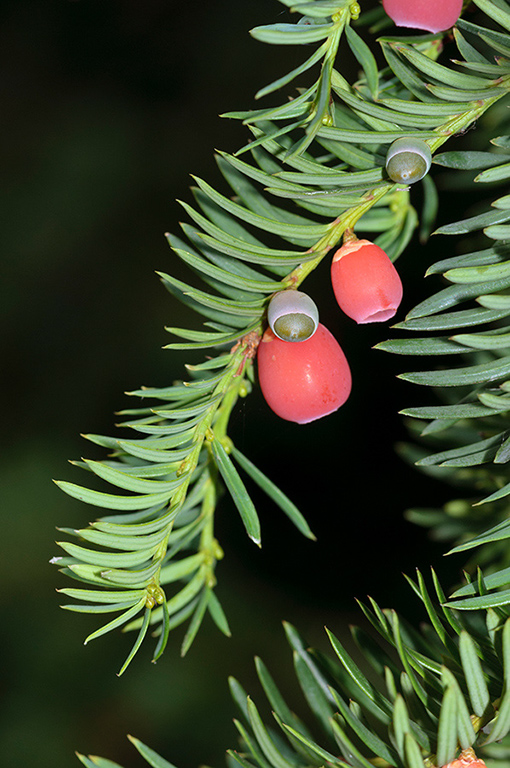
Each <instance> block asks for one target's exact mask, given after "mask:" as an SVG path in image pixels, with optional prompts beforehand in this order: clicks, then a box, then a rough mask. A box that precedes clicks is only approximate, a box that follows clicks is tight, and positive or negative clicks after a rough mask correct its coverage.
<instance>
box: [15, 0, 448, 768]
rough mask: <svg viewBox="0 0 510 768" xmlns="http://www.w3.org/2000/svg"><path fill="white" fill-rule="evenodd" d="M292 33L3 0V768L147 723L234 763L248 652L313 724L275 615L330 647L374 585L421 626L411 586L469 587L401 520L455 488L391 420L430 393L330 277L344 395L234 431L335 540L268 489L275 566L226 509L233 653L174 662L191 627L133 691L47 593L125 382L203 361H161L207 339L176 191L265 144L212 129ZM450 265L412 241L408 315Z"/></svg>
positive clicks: (322, 277)
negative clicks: (338, 293)
mask: <svg viewBox="0 0 510 768" xmlns="http://www.w3.org/2000/svg"><path fill="white" fill-rule="evenodd" d="M366 6H367V3H365V7H366ZM285 18H286V12H285V10H284V9H282V6H280V5H279V4H278V3H277V2H276V0H242V2H236V1H235V0H214V1H213V2H194V3H193V2H190V3H181V2H173V1H172V0H144V2H140V1H139V0H117V1H115V0H107V1H106V2H105V0H96V1H94V0H79V1H78V2H71V1H70V0H60V1H55V2H43V3H41V2H29V1H28V0H13V1H12V2H6V1H5V0H4V2H3V3H2V4H1V6H0V104H1V118H0V121H1V123H0V132H1V133H0V137H1V142H0V152H1V155H2V157H1V161H0V195H1V202H0V211H1V221H2V224H1V227H0V241H1V245H2V247H1V253H2V258H1V262H2V267H1V271H2V280H1V301H0V311H1V313H2V325H1V328H2V333H1V337H0V343H1V357H0V360H1V370H2V376H1V386H2V404H3V408H2V411H3V413H2V425H3V429H2V432H3V438H2V442H1V444H0V451H1V455H0V472H1V486H0V487H1V489H2V499H3V500H2V528H1V530H2V539H1V541H2V557H1V559H0V588H1V595H2V613H1V616H2V618H1V630H0V631H1V658H2V664H1V672H0V675H1V705H2V709H3V711H2V715H1V720H0V722H1V725H0V728H1V732H0V762H1V764H2V765H5V766H8V767H9V768H26V767H27V766H35V765H37V766H39V768H49V766H58V767H59V768H65V767H67V766H73V765H77V761H76V759H75V758H74V755H73V750H75V749H77V750H79V751H81V752H86V753H89V752H92V753H96V754H102V755H105V756H108V757H110V758H112V759H114V760H118V761H119V762H120V763H123V764H125V765H126V766H128V765H129V766H139V765H141V764H142V761H141V759H140V758H138V757H137V756H136V755H135V754H134V750H133V749H132V747H130V745H129V744H128V742H127V741H126V739H125V734H126V733H128V732H129V733H132V734H134V735H136V736H138V737H139V738H141V739H142V740H143V741H145V742H146V743H149V744H150V745H152V746H153V747H154V748H155V749H158V750H160V751H162V752H163V753H164V754H165V756H166V757H167V759H169V760H171V761H172V762H174V763H176V764H177V765H178V766H180V767H181V768H187V767H188V766H190V767H191V766H196V765H198V764H199V763H201V762H205V763H208V764H213V765H221V764H222V763H223V752H224V750H225V749H226V748H227V747H229V746H235V744H236V733H235V729H234V727H233V725H232V724H231V718H232V716H233V715H234V705H233V704H232V703H231V701H230V698H229V694H228V689H227V675H228V674H233V675H235V676H236V677H238V678H240V680H241V681H242V682H243V684H244V685H245V687H246V688H247V689H248V690H249V691H251V692H253V694H254V696H255V698H256V699H258V701H261V700H262V696H261V694H260V689H259V687H258V685H257V684H256V683H255V675H254V672H253V663H252V658H253V655H254V654H260V655H261V656H262V657H263V658H265V659H266V661H267V662H268V664H269V666H270V668H271V669H272V670H273V672H274V673H275V674H276V676H277V678H278V680H279V682H280V683H281V685H282V688H283V689H284V690H285V691H286V692H288V693H289V696H290V697H291V699H292V702H293V706H294V707H295V708H296V709H297V710H298V711H304V708H303V706H302V704H301V703H300V699H299V695H298V693H297V691H296V685H295V683H294V682H293V674H292V663H291V655H290V653H289V650H288V648H287V646H286V643H285V639H284V635H283V631H282V629H281V624H280V622H281V619H288V620H290V621H292V622H294V623H295V624H297V626H298V627H299V628H300V629H301V630H302V631H303V632H304V634H305V635H307V636H308V638H309V639H310V640H311V642H312V643H314V644H318V645H320V646H321V647H323V648H326V646H327V642H326V640H325V636H324V631H323V625H324V624H327V625H328V626H329V627H331V628H332V629H333V630H334V631H335V632H337V633H338V634H340V635H341V636H343V635H345V634H346V632H347V625H348V623H349V621H352V620H354V621H360V620H361V614H360V612H359V611H358V610H357V608H356V605H355V601H354V597H359V598H361V599H363V598H364V597H365V595H366V594H367V592H369V593H370V594H372V595H373V596H374V597H375V598H377V599H378V600H379V601H380V603H381V604H383V605H385V606H386V605H388V606H394V607H396V608H398V609H400V610H404V611H405V612H406V615H408V616H409V617H410V618H411V619H413V620H415V619H416V620H417V618H418V616H419V615H420V614H419V612H418V610H417V605H416V601H414V599H412V598H411V592H410V590H409V588H408V587H407V586H406V585H405V583H404V580H403V578H402V575H401V572H402V571H404V572H407V573H409V574H412V573H413V570H414V567H415V566H420V567H422V568H424V569H426V568H427V567H428V564H429V563H431V562H432V561H434V562H435V566H436V568H437V569H438V571H439V573H440V575H444V578H445V581H446V583H447V584H448V583H452V581H453V580H454V579H455V578H456V577H457V568H458V563H455V562H454V561H453V560H449V561H441V556H442V552H443V550H444V547H443V546H440V545H438V544H433V543H431V542H430V541H427V539H426V537H425V533H424V532H423V531H420V530H418V529H416V528H414V527H413V526H412V525H410V524H409V523H406V522H405V521H404V519H403V512H404V510H405V509H406V507H408V506H409V505H411V504H416V503H419V504H420V505H423V506H426V505H433V504H436V503H440V502H441V500H444V499H446V498H448V497H449V491H448V490H447V489H445V488H443V487H442V486H440V485H439V484H438V483H436V482H432V481H430V480H426V479H424V478H423V477H422V476H421V475H419V474H418V473H417V472H415V471H414V470H413V469H410V468H408V467H407V466H406V465H405V464H403V463H402V462H401V461H400V460H399V459H398V458H397V457H396V455H395V453H394V452H393V448H392V446H393V445H394V443H395V442H396V441H398V440H402V439H405V437H406V433H405V430H404V427H403V426H402V424H401V422H400V419H399V417H398V416H397V415H396V413H397V411H398V409H399V408H402V407H404V406H405V405H411V404H418V403H419V402H422V401H423V393H419V392H416V391H415V390H414V388H412V387H411V386H408V385H405V384H404V383H402V382H400V381H398V380H396V379H395V375H396V374H397V373H398V372H399V371H400V370H403V368H402V360H400V359H397V358H393V357H391V356H389V355H385V354H383V353H381V352H377V351H373V350H372V349H371V347H372V345H373V344H375V343H377V341H379V340H381V339H383V338H386V337H387V336H388V335H389V331H388V329H387V328H385V327H375V328H372V327H368V328H357V327H353V326H354V323H352V322H350V321H348V320H346V319H345V318H342V317H341V316H340V313H339V311H338V308H337V307H336V304H335V303H334V301H333V297H332V291H331V288H330V285H329V280H328V274H327V273H328V269H327V266H326V265H324V268H323V269H322V270H320V271H319V274H315V275H313V276H312V277H311V278H310V280H309V282H308V283H307V290H309V292H310V293H312V295H313V296H314V298H315V299H316V301H317V302H318V303H319V305H320V309H321V319H322V320H323V322H325V324H326V325H327V326H328V327H329V328H330V329H331V330H332V331H333V333H335V335H336V336H337V337H338V338H339V339H340V340H341V342H342V345H343V346H344V349H345V351H346V354H347V355H348V357H349V360H350V362H351V366H352V371H353V377H354V388H353V393H352V396H351V398H350V400H349V401H348V403H347V404H346V405H345V406H344V407H343V408H342V409H341V411H339V412H338V413H337V414H335V415H334V416H332V417H330V418H328V419H325V420H324V421H322V422H317V423H314V424H311V425H308V426H305V427H299V426H297V425H294V424H289V423H283V422H282V421H280V420H278V419H277V418H276V417H275V416H274V415H273V414H272V413H271V412H270V411H269V409H268V408H267V407H266V406H265V404H264V403H263V401H262V400H261V398H260V396H259V395H258V393H254V395H252V396H251V397H250V398H248V399H247V400H246V401H243V403H242V404H241V405H240V407H239V408H238V410H237V412H236V413H235V415H234V417H233V421H232V437H233V438H234V440H235V442H236V443H237V444H238V446H239V447H240V448H241V450H243V451H244V452H245V453H247V454H248V456H250V457H251V458H252V460H253V461H254V462H255V463H256V464H258V465H259V466H260V467H261V468H263V469H264V471H266V473H267V474H269V475H270V476H271V477H272V478H273V479H274V480H276V481H277V482H279V483H280V484H281V485H282V487H283V488H284V490H285V491H286V492H287V493H289V495H291V496H292V498H293V499H294V500H295V501H296V502H297V503H298V504H299V505H300V507H301V509H302V510H303V512H304V513H305V514H306V515H307V518H308V519H309V521H310V524H311V525H312V528H313V529H314V531H315V532H316V534H317V536H318V539H319V542H318V543H316V544H314V543H312V542H309V541H306V540H304V539H302V538H301V537H300V536H299V534H297V533H296V532H295V531H294V529H293V528H292V527H291V525H290V524H289V523H288V522H287V520H286V519H284V518H283V516H282V515H281V513H280V512H279V511H278V510H277V509H276V508H274V507H273V506H272V505H271V504H269V503H268V502H266V501H265V500H264V499H262V498H261V497H259V496H257V494H254V498H255V500H256V501H257V502H258V506H259V510H260V514H261V519H262V524H263V537H264V547H263V549H262V551H258V550H257V549H256V548H255V547H254V546H253V545H252V544H251V543H250V541H249V540H248V539H247V538H246V536H245V534H244V531H243V530H242V526H241V524H240V522H239V519H238V515H237V513H236V511H235V509H234V508H233V507H232V505H231V503H229V502H228V501H226V500H225V502H224V503H223V504H222V505H221V508H220V510H219V512H218V537H219V539H220V542H221V544H222V545H223V547H224V549H225V554H226V557H225V560H224V561H223V563H221V564H220V566H219V567H218V571H217V573H218V578H219V586H218V595H219V597H220V599H221V600H222V602H223V603H224V605H225V608H226V610H227V613H228V616H229V619H230V622H231V626H232V630H233V638H232V639H230V640H227V639H225V638H223V637H222V636H220V635H219V634H218V633H217V631H216V630H215V629H214V627H212V626H211V623H210V622H209V621H208V620H206V622H205V625H204V628H203V629H202V630H201V632H200V634H199V636H198V638H197V640H196V642H195V644H194V646H193V647H192V649H191V651H190V653H189V654H188V657H187V658H186V659H185V660H180V659H179V653H178V649H179V645H180V641H181V639H182V634H181V632H180V631H179V630H177V631H176V633H175V637H173V638H172V639H171V640H170V643H169V647H168V650H167V652H166V655H165V656H164V658H163V659H162V660H161V661H160V662H159V663H158V665H157V666H156V667H154V666H153V665H151V664H150V663H149V659H150V652H151V650H152V649H151V647H150V646H151V641H150V640H149V641H148V642H147V641H146V642H147V647H146V648H144V649H142V651H141V653H140V654H139V656H138V658H137V659H136V660H135V662H134V663H133V664H132V667H131V668H130V670H129V671H128V673H127V674H125V675H124V677H122V678H121V679H119V678H117V677H116V676H115V672H116V670H117V669H118V668H119V666H120V664H121V662H122V660H123V658H124V656H125V655H126V653H127V651H128V649H129V648H130V646H131V642H132V638H130V637H125V636H122V635H120V634H118V633H117V634H115V635H108V636H106V637H105V638H102V639H99V640H98V641H96V642H94V643H92V644H91V645H90V646H87V648H83V647H82V645H81V643H82V640H83V638H84V637H85V636H86V634H88V633H89V632H90V631H92V629H93V628H94V626H95V623H94V621H95V620H94V618H91V617H87V616H77V615H72V614H69V613H66V612H63V611H61V610H60V609H59V607H58V603H59V598H58V596H57V595H56V594H55V592H54V589H55V588H56V587H59V586H60V587H62V586H67V584H65V582H64V579H63V578H62V577H60V576H59V574H58V572H57V571H56V570H55V569H54V568H52V567H51V566H50V565H49V564H48V561H49V559H50V558H51V557H52V556H53V555H55V554H58V548H57V547H56V546H55V544H54V539H55V536H56V533H55V526H56V525H61V526H72V527H81V526H84V525H85V524H86V523H87V521H88V520H89V519H90V516H91V514H92V512H91V510H90V508H87V507H85V506H83V505H80V504H79V503H78V502H75V501H73V500H71V499H69V498H67V497H65V496H64V494H62V493H61V492H59V491H58V489H57V488H56V487H55V486H54V485H53V484H52V482H51V478H52V477H57V478H62V479H67V480H71V481H76V482H80V481H81V480H82V478H81V477H80V473H79V471H78V470H76V469H73V468H72V467H70V466H69V465H68V464H67V463H66V462H67V459H68V458H78V457H80V456H81V455H84V454H85V455H87V456H90V455H91V453H92V451H93V447H92V446H89V445H88V444H87V443H85V442H84V441H83V440H82V439H81V438H80V437H79V433H80V432H98V433H103V434H111V433H112V429H113V427H112V424H113V421H114V418H113V416H112V414H113V412H114V411H115V410H116V409H118V408H119V407H125V406H126V405H127V403H126V398H125V397H124V396H123V395H122V392H123V391H125V390H129V389H133V388H136V387H138V386H139V385H141V384H147V385H156V386H163V385H168V384H169V383H171V382H172V381H173V380H174V379H175V378H176V377H180V376H182V375H183V368H182V365H183V362H184V361H188V362H198V361H199V360H200V359H202V357H201V355H200V353H199V354H197V355H196V356H193V355H180V354H177V353H173V352H168V351H162V350H161V347H162V346H163V345H164V344H165V343H168V341H170V338H169V337H168V335H167V334H165V332H164V330H163V326H164V325H165V324H167V325H171V324H176V325H185V324H186V323H190V324H193V325H194V327H198V324H197V321H196V320H195V318H193V317H189V316H188V315H187V314H186V312H185V311H184V310H182V308H181V307H180V306H179V305H177V304H176V303H175V302H174V301H173V299H171V298H170V296H169V294H167V293H166V291H165V290H164V289H163V288H162V287H161V285H160V284H159V282H158V279H157V277H156V276H155V274H154V271H155V270H157V269H159V270H163V271H165V270H167V271H170V272H172V271H174V272H175V270H178V273H179V274H184V272H183V271H182V267H181V266H180V265H176V258H175V257H173V256H172V253H171V252H170V250H169V249H168V247H167V245H166V241H165V239H164V232H165V231H167V230H171V231H174V232H176V231H178V222H179V220H180V219H181V218H184V216H183V214H182V209H181V208H180V206H179V205H178V204H177V203H176V202H175V198H176V197H179V198H182V199H184V200H187V201H190V199H191V195H190V192H189V190H188V187H189V184H190V178H189V174H190V173H198V174H199V175H200V176H202V177H204V178H206V179H207V180H209V181H210V182H212V183H213V184H217V185H219V186H221V180H220V178H219V173H218V172H217V170H216V166H215V164H214V160H213V156H212V153H213V149H214V148H219V149H224V150H228V151H234V150H235V149H236V148H237V147H239V146H240V145H241V144H243V143H244V142H245V141H246V138H247V134H246V133H245V131H244V129H243V128H242V126H241V125H240V124H238V123H236V122H234V121H228V120H222V119H220V118H219V117H218V116H217V115H218V114H219V113H221V112H223V111H227V110H230V109H243V108H249V107H251V106H253V94H254V93H255V92H256V90H257V89H258V88H260V87H261V86H263V85H265V84H266V83H267V82H269V81H270V80H273V79H275V77H277V76H278V75H280V74H283V73H284V72H286V71H288V70H289V69H290V68H291V67H292V66H295V65H296V64H297V63H298V62H299V61H301V60H302V55H303V54H302V51H300V50H299V49H294V48H292V49H291V48H286V49H278V48H272V47H270V46H264V45H263V44H261V43H257V42H255V41H254V40H253V39H252V38H250V37H249V35H248V29H249V28H251V27H252V26H255V25H257V24H264V23H271V22H274V21H279V20H285ZM279 98H280V97H279V96H276V97H274V99H275V101H274V102H273V103H277V102H276V99H279ZM268 103H269V102H268ZM446 219H448V216H446ZM436 257H437V246H436V247H435V250H434V253H433V255H432V257H431V253H430V251H429V252H427V250H426V249H421V248H419V247H416V246H415V247H414V248H411V249H409V250H408V252H407V253H406V255H405V256H404V258H402V260H401V262H399V264H401V266H400V267H399V269H400V271H401V273H402V275H403V278H404V282H405V285H406V293H405V299H404V307H403V310H405V309H408V308H410V307H411V306H412V305H413V304H414V303H415V302H416V300H417V299H418V298H421V297H422V296H424V295H425V291H426V290H428V287H423V286H421V284H419V285H418V287H416V288H413V287H412V284H411V285H410V281H412V279H413V278H414V277H416V276H419V275H421V274H423V272H424V269H425V266H426V264H427V263H428V262H429V261H430V260H431V258H432V259H435V258H436ZM401 316H403V311H402V312H401ZM57 538H58V535H57ZM410 598H411V599H410Z"/></svg>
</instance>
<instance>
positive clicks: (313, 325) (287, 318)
mask: <svg viewBox="0 0 510 768" xmlns="http://www.w3.org/2000/svg"><path fill="white" fill-rule="evenodd" d="M267 321H268V323H269V325H270V327H271V330H272V331H273V333H274V334H275V336H277V337H278V338H279V339H282V341H306V339H309V338H310V337H311V336H313V334H314V333H315V331H316V330H317V326H318V325H319V310H318V309H317V305H316V304H315V302H314V301H313V300H312V299H311V298H310V296H308V294H306V293H302V292H301V291H294V290H289V291H280V292H279V293H276V294H275V295H274V296H273V298H272V299H271V301H270V302H269V306H268V308H267Z"/></svg>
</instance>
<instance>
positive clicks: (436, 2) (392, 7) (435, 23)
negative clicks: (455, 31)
mask: <svg viewBox="0 0 510 768" xmlns="http://www.w3.org/2000/svg"><path fill="white" fill-rule="evenodd" d="M383 8H384V10H385V11H386V13H387V14H388V16H389V17H390V19H392V21H393V22H394V23H395V24H396V26H397V27H411V29H425V30H427V32H442V31H444V30H445V29H450V27H453V25H454V24H455V22H456V21H457V19H458V18H459V16H460V14H461V11H462V0H383Z"/></svg>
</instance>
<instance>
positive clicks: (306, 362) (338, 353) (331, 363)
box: [257, 323, 352, 424]
mask: <svg viewBox="0 0 510 768" xmlns="http://www.w3.org/2000/svg"><path fill="white" fill-rule="evenodd" d="M257 363H258V374H259V383H260V387H261V390H262V394H263V395H264V398H265V400H266V402H267V404H268V405H269V407H270V408H271V410H272V411H274V413H276V415H277V416H280V418H282V419H285V420H286V421H293V422H296V423H297V424H307V423H308V422H310V421H315V419H320V418H322V416H327V415H328V414H330V413H333V412H334V411H336V410H338V408H340V406H341V405H343V404H344V403H345V401H346V400H347V398H348V397H349V394H350V392H351V386H352V379H351V371H350V368H349V364H348V362H347V359H346V357H345V355H344V353H343V351H342V348H341V347H340V345H339V343H338V342H337V340H336V339H335V337H334V336H333V335H332V334H331V333H330V332H329V331H328V329H327V328H326V327H325V326H324V325H322V323H319V325H318V327H317V330H316V331H315V333H314V335H313V336H311V337H310V338H309V339H306V341H301V342H299V343H298V344H296V343H294V342H290V341H283V340H282V339H279V338H278V337H277V336H275V334H274V333H273V332H272V331H271V329H270V328H268V329H267V331H266V332H265V333H264V336H263V337H262V340H261V342H260V344H259V348H258V352H257Z"/></svg>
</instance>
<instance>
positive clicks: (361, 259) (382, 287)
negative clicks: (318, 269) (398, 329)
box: [331, 239, 402, 323]
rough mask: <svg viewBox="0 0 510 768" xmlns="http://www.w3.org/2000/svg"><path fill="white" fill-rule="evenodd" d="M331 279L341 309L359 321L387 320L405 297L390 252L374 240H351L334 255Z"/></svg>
mask: <svg viewBox="0 0 510 768" xmlns="http://www.w3.org/2000/svg"><path fill="white" fill-rule="evenodd" d="M331 283H332V285H333V290H334V292H335V297H336V300H337V301H338V304H339V306H340V309H342V310H343V312H345V314H346V315H348V316H349V317H351V318H352V319H353V320H355V321H356V322H357V323H376V322H384V321H385V320H389V319H390V317H393V315H394V314H395V312H396V311H397V309H398V306H399V304H400V302H401V301H402V281H401V280H400V277H399V275H398V272H397V270H396V269H395V267H394V266H393V264H392V262H391V261H390V258H389V256H388V255H387V254H386V253H385V252H384V251H383V249H382V248H379V246H378V245H375V244H374V243H371V242H370V240H356V239H354V240H348V241H347V242H346V243H344V245H343V246H342V247H341V248H339V249H338V251H337V252H336V253H335V255H334V256H333V262H332V264H331Z"/></svg>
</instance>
